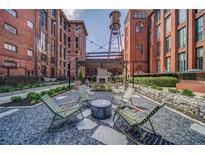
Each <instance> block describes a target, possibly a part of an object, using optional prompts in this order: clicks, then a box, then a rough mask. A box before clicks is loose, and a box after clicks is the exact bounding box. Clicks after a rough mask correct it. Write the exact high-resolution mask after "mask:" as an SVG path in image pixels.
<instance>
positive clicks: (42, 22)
mask: <svg viewBox="0 0 205 154" xmlns="http://www.w3.org/2000/svg"><path fill="white" fill-rule="evenodd" d="M40 25H41V28H42V29H47V15H46V11H45V10H40Z"/></svg>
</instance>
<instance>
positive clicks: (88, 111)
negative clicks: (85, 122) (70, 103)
mask: <svg viewBox="0 0 205 154" xmlns="http://www.w3.org/2000/svg"><path fill="white" fill-rule="evenodd" d="M90 114H91V110H90V109H86V110H84V111H83V116H84V118H86V117H88V116H89V115H90ZM77 118H78V119H81V118H82V116H81V114H79V115H77Z"/></svg>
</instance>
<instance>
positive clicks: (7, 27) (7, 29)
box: [4, 23, 17, 34]
mask: <svg viewBox="0 0 205 154" xmlns="http://www.w3.org/2000/svg"><path fill="white" fill-rule="evenodd" d="M4 29H5V30H6V31H8V32H10V33H13V34H16V33H17V30H16V28H15V27H14V26H11V25H10V24H7V23H4Z"/></svg>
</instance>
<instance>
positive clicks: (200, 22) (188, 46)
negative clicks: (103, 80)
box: [124, 9, 205, 92]
mask: <svg viewBox="0 0 205 154" xmlns="http://www.w3.org/2000/svg"><path fill="white" fill-rule="evenodd" d="M204 17H205V10H199V9H198V10H193V9H189V10H183V9H181V10H176V9H173V10H168V9H166V10H129V12H128V16H127V19H126V20H125V30H124V33H125V56H128V61H133V58H135V59H134V61H135V62H136V63H139V61H144V63H142V62H141V63H142V64H141V65H142V66H143V67H141V68H140V69H141V71H143V72H146V73H178V74H180V73H181V74H182V73H186V72H187V71H188V72H189V71H193V70H197V71H201V72H203V70H205V59H204V55H205V50H204V46H205V40H204V34H205V31H204V29H205V20H204ZM138 23H140V25H139V24H138ZM131 25H133V26H131ZM138 25H139V26H138ZM127 38H128V39H127ZM126 42H128V45H126ZM138 44H143V45H141V46H140V49H141V50H142V51H141V53H139V50H138ZM136 45H137V46H136ZM144 45H145V46H146V47H144ZM142 47H143V48H142ZM129 57H130V59H129ZM129 65H130V66H128V70H130V71H128V73H129V75H132V74H133V73H132V71H133V69H132V64H131V63H130V64H129ZM134 71H135V73H136V72H137V71H139V70H138V67H137V66H135V67H134ZM202 76H204V74H203V73H202V74H198V75H196V74H192V76H191V74H190V75H187V76H186V80H187V79H188V78H189V79H188V80H192V81H189V82H186V84H185V83H182V84H181V83H179V84H178V85H177V88H178V89H182V88H189V89H193V90H195V91H199V92H200V91H203V90H202V89H205V86H204V85H203V84H201V81H200V84H199V82H197V81H193V80H197V79H199V80H202ZM183 79H184V78H183ZM203 80H204V79H203ZM189 83H190V84H189ZM193 84H195V86H194V87H198V88H196V89H194V88H193ZM200 89H201V90H200ZM204 92H205V90H204Z"/></svg>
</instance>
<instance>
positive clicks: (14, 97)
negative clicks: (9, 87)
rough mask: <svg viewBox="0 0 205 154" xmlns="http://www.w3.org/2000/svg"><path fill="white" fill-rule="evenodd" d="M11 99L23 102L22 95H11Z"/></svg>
mask: <svg viewBox="0 0 205 154" xmlns="http://www.w3.org/2000/svg"><path fill="white" fill-rule="evenodd" d="M11 101H12V102H21V101H22V97H21V96H13V97H11Z"/></svg>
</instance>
